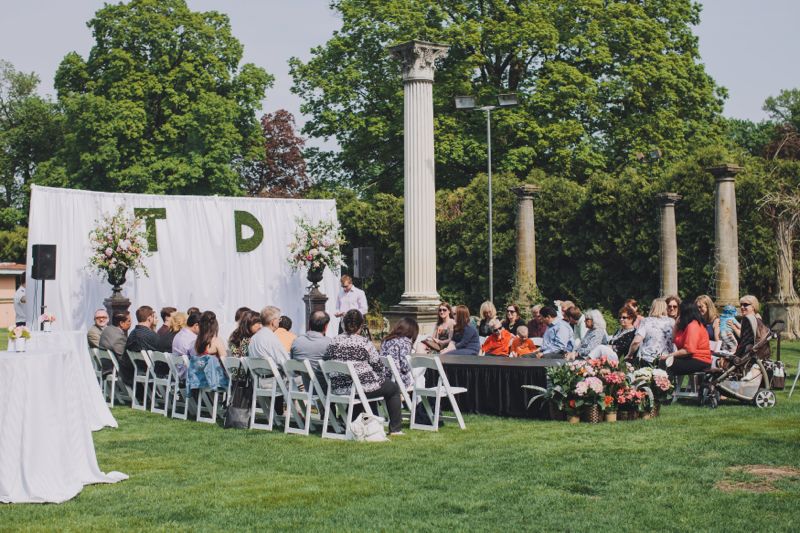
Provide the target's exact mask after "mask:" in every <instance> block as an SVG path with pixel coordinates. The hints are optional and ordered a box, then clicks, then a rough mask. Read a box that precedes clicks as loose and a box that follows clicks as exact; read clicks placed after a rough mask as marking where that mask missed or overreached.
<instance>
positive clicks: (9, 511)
mask: <svg viewBox="0 0 800 533" xmlns="http://www.w3.org/2000/svg"><path fill="white" fill-rule="evenodd" d="M783 354H784V357H783V358H784V360H785V361H786V362H787V367H788V368H789V369H790V376H791V378H792V379H793V377H794V371H795V369H796V368H797V361H798V359H800V343H793V344H791V345H790V344H788V343H786V344H784V350H783ZM787 381H788V379H787ZM787 394H788V391H786V392H779V393H778V405H777V406H776V407H775V408H774V409H772V410H769V411H760V410H758V409H756V408H755V407H751V406H745V405H739V404H735V403H726V404H724V405H723V406H721V407H720V408H719V409H717V410H715V411H712V410H710V409H706V408H700V407H698V406H696V405H691V404H681V405H674V406H667V407H665V408H663V409H662V415H661V417H659V418H658V419H655V420H640V421H636V422H620V423H617V424H600V425H597V426H592V425H588V424H580V425H569V424H566V423H564V422H544V421H541V422H540V421H528V420H511V419H499V418H493V417H486V416H468V417H466V423H467V429H466V431H461V430H459V429H458V427H457V426H456V425H455V424H448V425H447V426H446V427H444V428H443V429H442V430H441V431H440V432H439V433H434V434H430V433H425V432H419V431H413V432H412V431H407V432H406V436H404V437H398V438H395V439H393V440H392V442H388V443H379V444H360V443H353V442H334V441H330V440H325V441H323V440H322V439H320V438H319V437H318V436H312V437H300V436H288V435H284V434H283V433H277V432H275V433H267V432H259V431H235V430H223V429H221V428H219V427H216V426H209V425H206V424H199V423H196V422H184V421H179V420H172V419H165V418H163V417H161V416H158V415H153V414H150V413H141V412H138V411H132V410H131V409H128V408H124V407H116V408H115V409H114V415H115V417H116V418H117V420H118V421H119V426H120V427H119V429H105V430H103V431H100V432H97V433H95V435H94V439H95V444H96V448H97V457H98V461H99V464H100V467H101V469H102V470H104V471H109V470H119V471H122V472H125V473H127V474H129V475H130V479H129V480H127V481H124V482H122V483H118V484H116V485H94V486H88V487H86V488H85V489H84V491H83V492H82V493H81V494H80V495H79V496H78V497H76V498H75V499H73V500H72V501H70V502H67V503H64V504H62V505H14V506H0V530H16V529H24V530H41V531H44V530H53V529H58V530H71V531H85V530H92V529H94V530H112V529H113V530H120V529H124V530H154V529H155V530H183V531H196V530H209V531H214V530H216V531H222V530H229V531H235V530H255V529H263V530H300V529H302V530H304V531H319V530H322V531H353V530H372V531H375V530H395V531H405V530H429V531H432V530H457V531H463V530H492V531H501V530H527V531H589V530H591V531H692V530H702V531H725V532H729V531H747V532H752V531H797V530H798V528H800V475H798V474H795V475H794V476H789V477H783V478H780V479H778V480H775V481H773V482H771V483H768V482H767V481H765V480H764V479H762V478H760V477H754V476H752V475H750V474H747V473H745V472H742V471H740V470H737V468H739V467H743V466H746V465H771V466H773V467H779V468H783V467H791V468H794V469H800V393H798V394H797V395H795V396H794V397H793V398H792V399H791V400H788V399H787ZM737 484H739V486H740V487H742V488H744V489H745V490H733V491H730V492H729V491H724V490H721V489H720V488H719V487H720V486H721V485H727V486H728V487H729V490H730V487H734V488H735V487H736V486H737Z"/></svg>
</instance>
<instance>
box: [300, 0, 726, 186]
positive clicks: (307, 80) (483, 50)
mask: <svg viewBox="0 0 800 533" xmlns="http://www.w3.org/2000/svg"><path fill="white" fill-rule="evenodd" d="M331 6H332V8H333V9H334V10H336V11H337V12H338V13H339V14H340V15H341V17H342V28H341V30H339V31H337V32H335V33H334V35H333V37H332V38H331V39H330V40H329V41H328V42H327V43H326V44H325V45H323V46H320V47H317V48H315V49H313V50H312V58H311V59H310V60H309V61H308V62H306V63H304V62H302V61H300V60H299V59H296V58H293V59H292V60H291V61H290V65H291V72H292V75H293V77H294V83H295V85H294V88H293V90H294V91H295V92H296V93H297V94H299V95H300V96H301V97H302V98H303V99H304V102H305V103H304V105H303V107H302V109H303V112H304V113H307V114H308V115H310V116H311V117H312V118H311V120H310V121H309V122H307V123H306V125H305V127H304V129H303V132H304V133H305V134H307V135H311V136H314V137H321V138H326V139H327V138H335V139H336V141H338V144H339V145H340V147H341V152H340V153H339V154H334V153H331V152H324V151H323V152H315V153H313V154H312V159H311V160H310V164H311V166H312V170H313V171H314V172H315V173H316V174H318V175H319V174H321V175H328V176H330V175H338V176H339V177H340V178H344V179H346V180H348V181H350V182H351V183H353V184H356V185H360V186H377V187H378V188H379V189H380V190H385V191H395V192H399V191H400V190H401V188H402V167H403V165H402V154H403V143H402V127H403V111H402V109H403V99H402V90H403V89H402V82H401V78H400V68H399V66H398V65H397V64H396V63H395V62H394V60H392V59H390V58H389V56H388V54H387V52H386V46H387V45H390V44H394V43H397V42H401V41H406V40H409V39H423V40H429V41H436V42H441V43H447V44H449V45H450V46H451V49H450V53H449V55H448V57H447V58H446V59H444V60H443V61H442V63H441V66H440V69H439V70H438V72H437V74H436V82H435V84H434V105H435V116H436V122H435V128H436V130H435V135H436V143H437V144H436V146H437V148H436V157H437V169H436V171H437V179H438V180H439V182H440V186H443V187H446V188H452V187H457V186H464V185H466V184H467V183H468V182H469V181H470V179H471V177H472V176H474V175H475V174H476V172H478V171H480V170H482V169H483V168H484V167H485V158H486V150H485V122H484V119H483V117H482V116H481V115H480V114H478V113H463V112H460V113H457V112H456V111H455V110H454V109H453V107H454V106H453V103H452V102H453V96H455V95H462V94H472V95H476V96H478V97H479V101H482V102H487V103H491V100H490V99H491V97H492V96H493V95H497V94H499V93H506V92H509V91H515V92H517V93H519V96H520V102H521V105H520V106H518V107H516V108H511V109H506V110H503V111H502V112H498V113H496V115H495V121H494V124H493V128H494V131H493V143H494V148H495V154H496V155H495V162H496V165H497V166H498V167H499V170H501V171H511V172H513V173H515V174H517V175H519V176H525V175H527V174H528V173H529V172H530V171H531V170H532V169H541V170H544V171H545V172H547V173H548V174H550V175H553V176H559V177H568V178H571V179H573V180H576V181H579V182H584V181H585V180H586V179H587V178H588V177H589V176H590V175H592V174H593V173H594V172H596V171H606V172H614V171H615V170H617V169H619V168H620V167H621V166H623V165H624V164H625V163H626V162H629V161H630V160H631V159H633V158H634V157H635V154H636V153H637V152H648V151H650V150H651V149H653V148H654V147H658V148H660V149H661V151H662V153H663V154H664V156H665V157H666V158H670V159H679V158H681V157H683V156H685V155H686V154H687V153H688V151H689V150H690V148H691V147H692V146H695V145H697V144H705V143H706V142H707V141H708V140H709V138H716V135H717V134H718V133H719V130H720V128H719V122H720V121H719V113H720V111H721V102H722V98H723V97H724V95H725V92H724V90H723V89H721V88H719V87H717V86H716V85H715V84H714V82H713V80H712V79H711V78H710V77H709V76H708V75H707V74H706V72H705V69H704V67H703V65H702V64H701V63H699V61H698V60H699V53H698V45H697V38H696V37H695V36H694V35H693V34H692V29H691V27H692V25H695V24H697V23H698V22H699V14H700V7H699V6H698V4H696V3H695V2H692V1H691V0H659V1H657V2H630V1H623V0H573V1H569V2H565V1H563V0H537V1H534V0H413V1H412V0H333V1H332V3H331Z"/></svg>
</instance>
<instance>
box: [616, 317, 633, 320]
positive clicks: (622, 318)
mask: <svg viewBox="0 0 800 533" xmlns="http://www.w3.org/2000/svg"><path fill="white" fill-rule="evenodd" d="M619 319H620V320H630V319H631V317H629V316H621V317H619Z"/></svg>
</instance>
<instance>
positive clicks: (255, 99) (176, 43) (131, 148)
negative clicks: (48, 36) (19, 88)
mask: <svg viewBox="0 0 800 533" xmlns="http://www.w3.org/2000/svg"><path fill="white" fill-rule="evenodd" d="M88 26H89V27H90V28H91V29H92V33H93V35H94V39H95V44H94V46H93V47H92V49H91V51H90V53H89V57H88V58H87V59H86V60H84V59H83V58H81V57H80V56H79V55H78V54H77V53H75V52H72V53H69V54H68V55H67V56H66V57H65V58H64V60H63V61H62V62H61V65H60V66H59V68H58V71H57V73H56V80H55V85H56V89H57V91H58V98H59V102H60V103H61V105H62V106H63V109H64V113H65V115H66V130H67V131H66V139H65V147H64V150H63V151H62V152H61V154H60V156H59V161H58V163H59V164H60V166H62V167H63V169H62V170H61V171H60V172H59V171H58V169H48V170H49V172H50V175H49V176H48V178H49V179H50V180H52V181H54V182H58V181H60V180H61V181H63V180H64V179H67V180H68V182H69V184H70V186H72V187H80V188H87V189H95V190H115V191H128V192H148V193H172V194H175V193H194V194H214V193H219V194H229V195H236V194H241V193H242V187H241V183H240V181H241V180H240V177H239V176H238V174H237V173H236V170H235V169H234V166H233V165H232V161H234V160H235V159H237V158H248V157H251V156H253V155H254V154H255V152H256V151H257V150H258V149H259V147H260V145H261V143H260V141H259V137H260V135H259V130H260V128H259V125H258V121H257V119H256V116H255V111H256V109H257V108H258V107H259V104H260V101H261V99H262V98H263V96H264V91H265V90H266V89H267V88H268V87H269V86H271V84H272V82H273V77H272V76H271V75H269V74H267V73H266V71H264V70H263V69H262V68H260V67H256V66H255V65H252V64H249V63H248V64H244V65H241V66H239V62H240V60H241V58H242V45H241V44H240V43H239V41H238V40H237V39H236V38H235V37H234V36H233V35H232V34H231V28H230V22H229V20H228V17H227V16H226V15H223V14H220V13H217V12H214V11H210V12H203V13H200V12H193V11H191V10H189V8H188V7H187V6H186V2H185V1H184V0H132V1H131V2H129V3H120V4H117V5H106V6H105V7H103V8H102V9H100V10H99V11H97V13H96V14H95V17H94V18H93V19H92V20H91V21H89V22H88Z"/></svg>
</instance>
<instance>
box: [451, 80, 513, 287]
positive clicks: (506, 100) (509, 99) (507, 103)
mask: <svg viewBox="0 0 800 533" xmlns="http://www.w3.org/2000/svg"><path fill="white" fill-rule="evenodd" d="M455 100H456V109H467V110H474V111H483V112H485V113H486V152H487V158H486V159H487V163H486V165H487V170H488V172H487V173H488V175H489V230H488V233H489V301H490V302H493V301H494V249H493V244H492V111H494V110H495V109H498V108H501V107H512V106H515V105H517V104H518V103H519V100H518V98H517V94H516V93H507V94H499V95H497V103H498V105H485V106H481V107H478V106H477V104H476V99H475V97H474V96H456V98H455Z"/></svg>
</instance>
